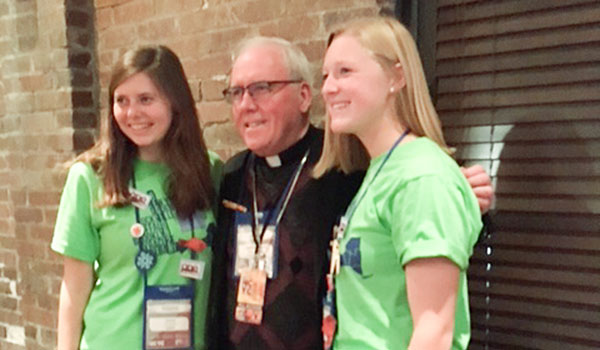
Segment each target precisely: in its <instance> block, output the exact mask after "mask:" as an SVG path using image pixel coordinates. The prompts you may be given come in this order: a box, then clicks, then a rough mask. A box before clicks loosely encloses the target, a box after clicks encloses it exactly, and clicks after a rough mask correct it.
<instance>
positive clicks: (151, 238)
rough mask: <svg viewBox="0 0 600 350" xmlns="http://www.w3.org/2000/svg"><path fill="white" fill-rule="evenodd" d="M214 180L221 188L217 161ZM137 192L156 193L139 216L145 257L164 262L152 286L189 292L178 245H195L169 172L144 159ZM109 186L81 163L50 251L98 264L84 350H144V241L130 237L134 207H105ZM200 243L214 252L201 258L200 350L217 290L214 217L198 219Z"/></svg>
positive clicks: (153, 273) (70, 179)
mask: <svg viewBox="0 0 600 350" xmlns="http://www.w3.org/2000/svg"><path fill="white" fill-rule="evenodd" d="M210 158H211V173H212V176H213V179H214V182H215V184H216V185H218V181H219V179H220V171H221V162H220V160H219V159H218V157H217V156H216V155H214V154H211V155H210ZM134 172H135V182H136V190H138V191H141V192H144V193H146V194H149V195H150V196H151V198H152V199H151V202H150V204H149V205H148V207H147V208H146V209H140V223H141V224H142V225H143V226H144V229H145V233H144V235H143V236H142V238H141V240H142V244H143V246H144V250H150V251H152V252H153V253H155V255H156V256H157V262H156V265H155V266H154V267H153V268H152V269H151V270H150V271H149V272H148V285H157V284H161V285H169V284H170V285H173V284H177V285H183V284H187V283H189V282H188V281H189V280H188V279H186V278H183V277H181V276H180V275H179V261H180V259H181V258H187V259H189V258H190V253H189V251H188V250H186V251H185V252H179V251H178V250H177V249H176V244H177V241H178V240H179V239H186V240H187V239H189V238H191V225H190V220H189V219H186V220H180V219H179V218H178V217H177V215H176V214H175V211H174V209H173V207H172V206H171V204H170V202H169V201H168V199H167V197H166V194H165V191H164V184H165V181H166V179H167V176H168V173H169V170H168V168H167V167H166V166H165V165H163V164H157V163H149V162H144V161H141V160H135V162H134ZM101 195H102V184H101V182H100V179H99V178H98V176H97V174H96V173H95V172H94V171H93V170H92V168H91V166H90V165H89V164H87V163H76V164H74V165H73V166H72V167H71V169H70V170H69V174H68V176H67V181H66V184H65V188H64V190H63V194H62V197H61V201H60V206H59V210H58V217H57V220H56V226H55V229H54V237H53V239H52V244H51V248H52V249H53V250H54V251H56V252H58V253H60V254H63V255H65V256H68V257H71V258H75V259H79V260H83V261H86V262H89V263H91V264H93V265H94V271H95V275H96V278H97V280H96V284H95V285H94V287H93V289H92V292H91V295H90V299H89V301H88V304H87V306H86V308H85V311H84V316H83V317H84V321H83V322H84V330H83V335H82V338H81V349H92V350H106V349H127V350H138V349H141V348H142V327H143V317H142V304H143V293H144V291H143V289H144V288H143V279H142V275H141V274H140V272H139V271H138V270H137V268H136V267H135V265H134V257H135V256H136V255H137V253H138V246H137V244H138V242H137V240H135V239H134V238H132V236H131V235H130V228H131V226H132V225H133V224H134V223H135V222H136V219H135V210H134V207H133V206H131V205H129V206H126V207H122V208H115V207H108V208H98V207H97V206H96V203H97V202H98V199H99V198H101ZM193 220H194V236H195V237H196V238H200V239H203V240H205V241H206V242H207V243H208V245H209V248H207V249H205V250H204V251H202V252H201V253H198V254H197V260H200V261H203V262H204V263H205V268H204V275H203V278H202V279H201V280H197V281H196V282H195V283H196V285H195V291H196V294H195V301H194V317H195V318H194V323H195V325H194V328H195V329H194V331H195V332H194V337H195V349H204V348H205V339H204V329H205V322H206V320H205V315H206V308H207V301H208V289H209V284H210V272H211V262H212V249H210V248H211V247H210V242H211V240H212V235H213V234H214V232H216V227H215V218H214V215H213V212H212V210H207V211H198V212H196V213H195V214H194V216H193Z"/></svg>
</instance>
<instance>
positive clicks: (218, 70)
mask: <svg viewBox="0 0 600 350" xmlns="http://www.w3.org/2000/svg"><path fill="white" fill-rule="evenodd" d="M230 66H231V59H230V56H229V54H216V55H211V56H208V57H204V58H201V59H198V60H191V61H190V63H187V65H186V67H189V74H190V76H192V77H195V78H199V79H212V78H213V77H214V76H215V75H222V76H225V75H226V74H227V71H228V70H229V68H230Z"/></svg>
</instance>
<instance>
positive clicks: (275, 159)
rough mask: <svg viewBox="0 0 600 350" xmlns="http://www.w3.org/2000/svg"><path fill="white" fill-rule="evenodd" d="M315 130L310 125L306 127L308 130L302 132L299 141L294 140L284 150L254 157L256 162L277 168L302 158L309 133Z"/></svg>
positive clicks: (309, 138) (308, 144)
mask: <svg viewBox="0 0 600 350" xmlns="http://www.w3.org/2000/svg"><path fill="white" fill-rule="evenodd" d="M315 132H316V129H315V128H314V127H313V126H312V125H311V126H309V127H308V131H306V134H304V136H303V137H302V138H301V139H300V141H298V142H296V143H295V144H294V145H292V146H291V147H289V148H288V149H286V150H285V151H283V152H280V153H279V154H275V155H272V156H269V157H256V161H257V162H258V164H260V163H263V164H266V165H268V166H269V167H270V168H277V167H280V166H282V165H284V164H287V163H290V162H297V161H298V160H299V159H301V158H302V156H303V155H304V153H306V150H307V149H308V147H309V146H310V140H311V137H310V135H311V134H313V133H315Z"/></svg>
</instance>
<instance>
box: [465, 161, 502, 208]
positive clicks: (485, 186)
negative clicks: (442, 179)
mask: <svg viewBox="0 0 600 350" xmlns="http://www.w3.org/2000/svg"><path fill="white" fill-rule="evenodd" d="M460 170H461V171H462V173H463V175H464V176H465V177H466V178H467V181H469V185H471V188H472V189H473V192H474V193H475V196H476V197H477V201H478V202H479V210H481V214H482V215H483V214H485V213H487V211H488V210H490V207H491V206H492V201H493V200H494V189H493V188H492V181H491V179H490V176H489V175H488V174H487V173H486V172H485V170H484V169H483V167H482V166H481V165H479V164H476V165H473V166H471V167H468V168H464V167H461V168H460Z"/></svg>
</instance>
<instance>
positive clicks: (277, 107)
mask: <svg viewBox="0 0 600 350" xmlns="http://www.w3.org/2000/svg"><path fill="white" fill-rule="evenodd" d="M293 78H295V77H290V73H289V70H288V68H287V67H286V64H285V62H284V57H283V53H282V49H281V48H279V47H277V46H275V45H262V46H255V47H250V48H248V49H246V50H245V51H243V52H242V54H241V55H240V56H239V57H238V58H237V59H236V61H235V63H234V65H233V68H232V70H231V79H230V87H233V86H239V87H246V86H248V85H250V84H252V83H255V82H259V81H275V80H289V79H293ZM310 102H311V94H310V88H309V86H308V84H307V83H305V82H302V83H300V84H287V85H283V86H281V87H278V88H275V89H273V91H272V92H270V93H269V96H267V97H266V98H264V99H261V101H255V100H254V99H253V98H252V97H251V96H250V95H249V94H248V92H247V91H246V92H244V94H243V96H242V98H241V100H240V101H239V102H234V103H233V104H232V114H233V121H234V124H235V126H236V128H237V130H238V133H239V134H240V136H241V137H242V139H243V140H244V143H245V144H246V147H248V148H249V149H250V150H251V151H252V152H254V153H255V154H257V155H259V156H262V157H266V156H272V155H275V154H277V153H279V152H281V151H284V150H285V149H287V148H289V147H290V146H292V145H294V144H295V143H296V142H297V141H298V140H299V139H300V138H301V137H302V136H303V135H304V133H305V131H306V130H307V128H308V118H307V116H305V115H303V114H305V113H306V112H307V111H308V108H309V107H310Z"/></svg>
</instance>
